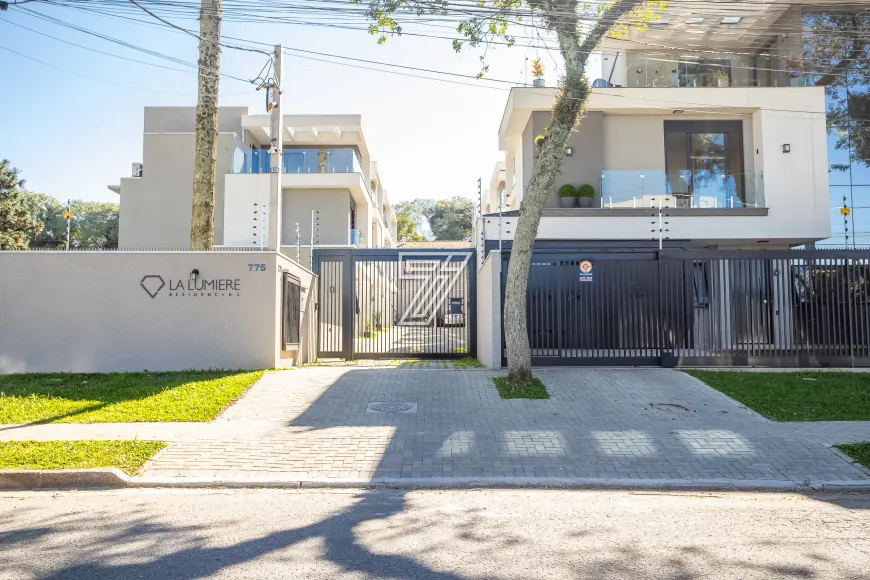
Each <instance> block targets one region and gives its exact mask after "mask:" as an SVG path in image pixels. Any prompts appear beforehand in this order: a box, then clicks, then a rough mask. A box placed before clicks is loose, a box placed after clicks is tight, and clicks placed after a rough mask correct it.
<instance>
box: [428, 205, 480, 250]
mask: <svg viewBox="0 0 870 580" xmlns="http://www.w3.org/2000/svg"><path fill="white" fill-rule="evenodd" d="M473 212H474V203H472V201H471V200H470V199H468V198H465V197H461V196H458V195H457V196H456V197H453V198H451V199H441V200H438V201H436V202H435V203H433V204H431V205H430V206H429V207H428V208H427V209H426V212H425V213H424V216H425V217H426V220H427V221H428V222H429V229H430V230H432V236H433V237H434V238H435V239H436V240H467V239H469V238H470V237H471V223H472V221H473V216H472V213H473Z"/></svg>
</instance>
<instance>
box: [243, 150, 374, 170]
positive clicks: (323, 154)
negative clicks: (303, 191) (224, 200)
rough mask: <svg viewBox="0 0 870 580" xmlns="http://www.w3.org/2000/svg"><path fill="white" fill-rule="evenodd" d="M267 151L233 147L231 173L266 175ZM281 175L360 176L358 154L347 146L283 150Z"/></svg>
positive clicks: (267, 167)
mask: <svg viewBox="0 0 870 580" xmlns="http://www.w3.org/2000/svg"><path fill="white" fill-rule="evenodd" d="M269 163H270V155H269V151H268V150H267V149H242V148H236V149H235V150H233V153H232V160H231V163H230V170H231V173H269ZM281 165H282V167H281V169H282V172H283V173H362V165H361V164H360V160H359V155H358V154H357V152H356V149H353V148H351V147H320V148H312V149H291V148H284V154H283V155H282V156H281Z"/></svg>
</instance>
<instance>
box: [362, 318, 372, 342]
mask: <svg viewBox="0 0 870 580" xmlns="http://www.w3.org/2000/svg"><path fill="white" fill-rule="evenodd" d="M371 336H372V321H371V320H370V319H368V318H366V322H365V330H364V331H363V338H371Z"/></svg>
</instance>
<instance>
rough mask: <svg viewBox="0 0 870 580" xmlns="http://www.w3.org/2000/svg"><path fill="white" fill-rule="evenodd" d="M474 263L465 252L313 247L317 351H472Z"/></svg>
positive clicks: (408, 354) (417, 354)
mask: <svg viewBox="0 0 870 580" xmlns="http://www.w3.org/2000/svg"><path fill="white" fill-rule="evenodd" d="M474 263H475V261H474V252H473V251H470V250H466V251H460V250H399V249H371V250H362V249H355V248H339V249H319V250H315V252H314V271H315V273H317V274H318V276H319V279H320V294H319V303H318V311H317V315H318V321H317V328H318V339H317V340H318V343H317V344H318V356H319V357H321V358H344V359H353V358H460V357H464V356H474V355H475V354H476V348H475V347H476V343H477V337H476V324H475V322H476V304H475V294H474V292H475V282H476V280H475V269H474Z"/></svg>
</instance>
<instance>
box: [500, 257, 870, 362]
mask: <svg viewBox="0 0 870 580" xmlns="http://www.w3.org/2000/svg"><path fill="white" fill-rule="evenodd" d="M583 262H591V266H592V268H591V272H584V273H583V274H581V263H583ZM507 266H508V262H507V256H505V257H504V263H503V269H502V296H504V288H505V282H506V278H507ZM584 266H585V267H584V269H588V266H589V264H588V263H587V264H585V265H584ZM528 284H529V285H528V297H527V302H526V304H527V316H528V319H527V320H528V327H529V340H530V343H531V347H532V358H533V364H535V365H663V366H752V365H760V366H761V365H763V366H870V251H863V250H862V251H858V250H782V251H775V250H769V251H734V250H730V251H729V250H664V251H650V250H642V251H627V250H620V251H598V252H596V251H585V250H584V251H579V250H578V251H570V252H558V251H542V252H536V253H535V255H534V259H533V263H532V267H531V271H530V274H529V283H528ZM502 340H504V337H502ZM502 344H504V342H502Z"/></svg>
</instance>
